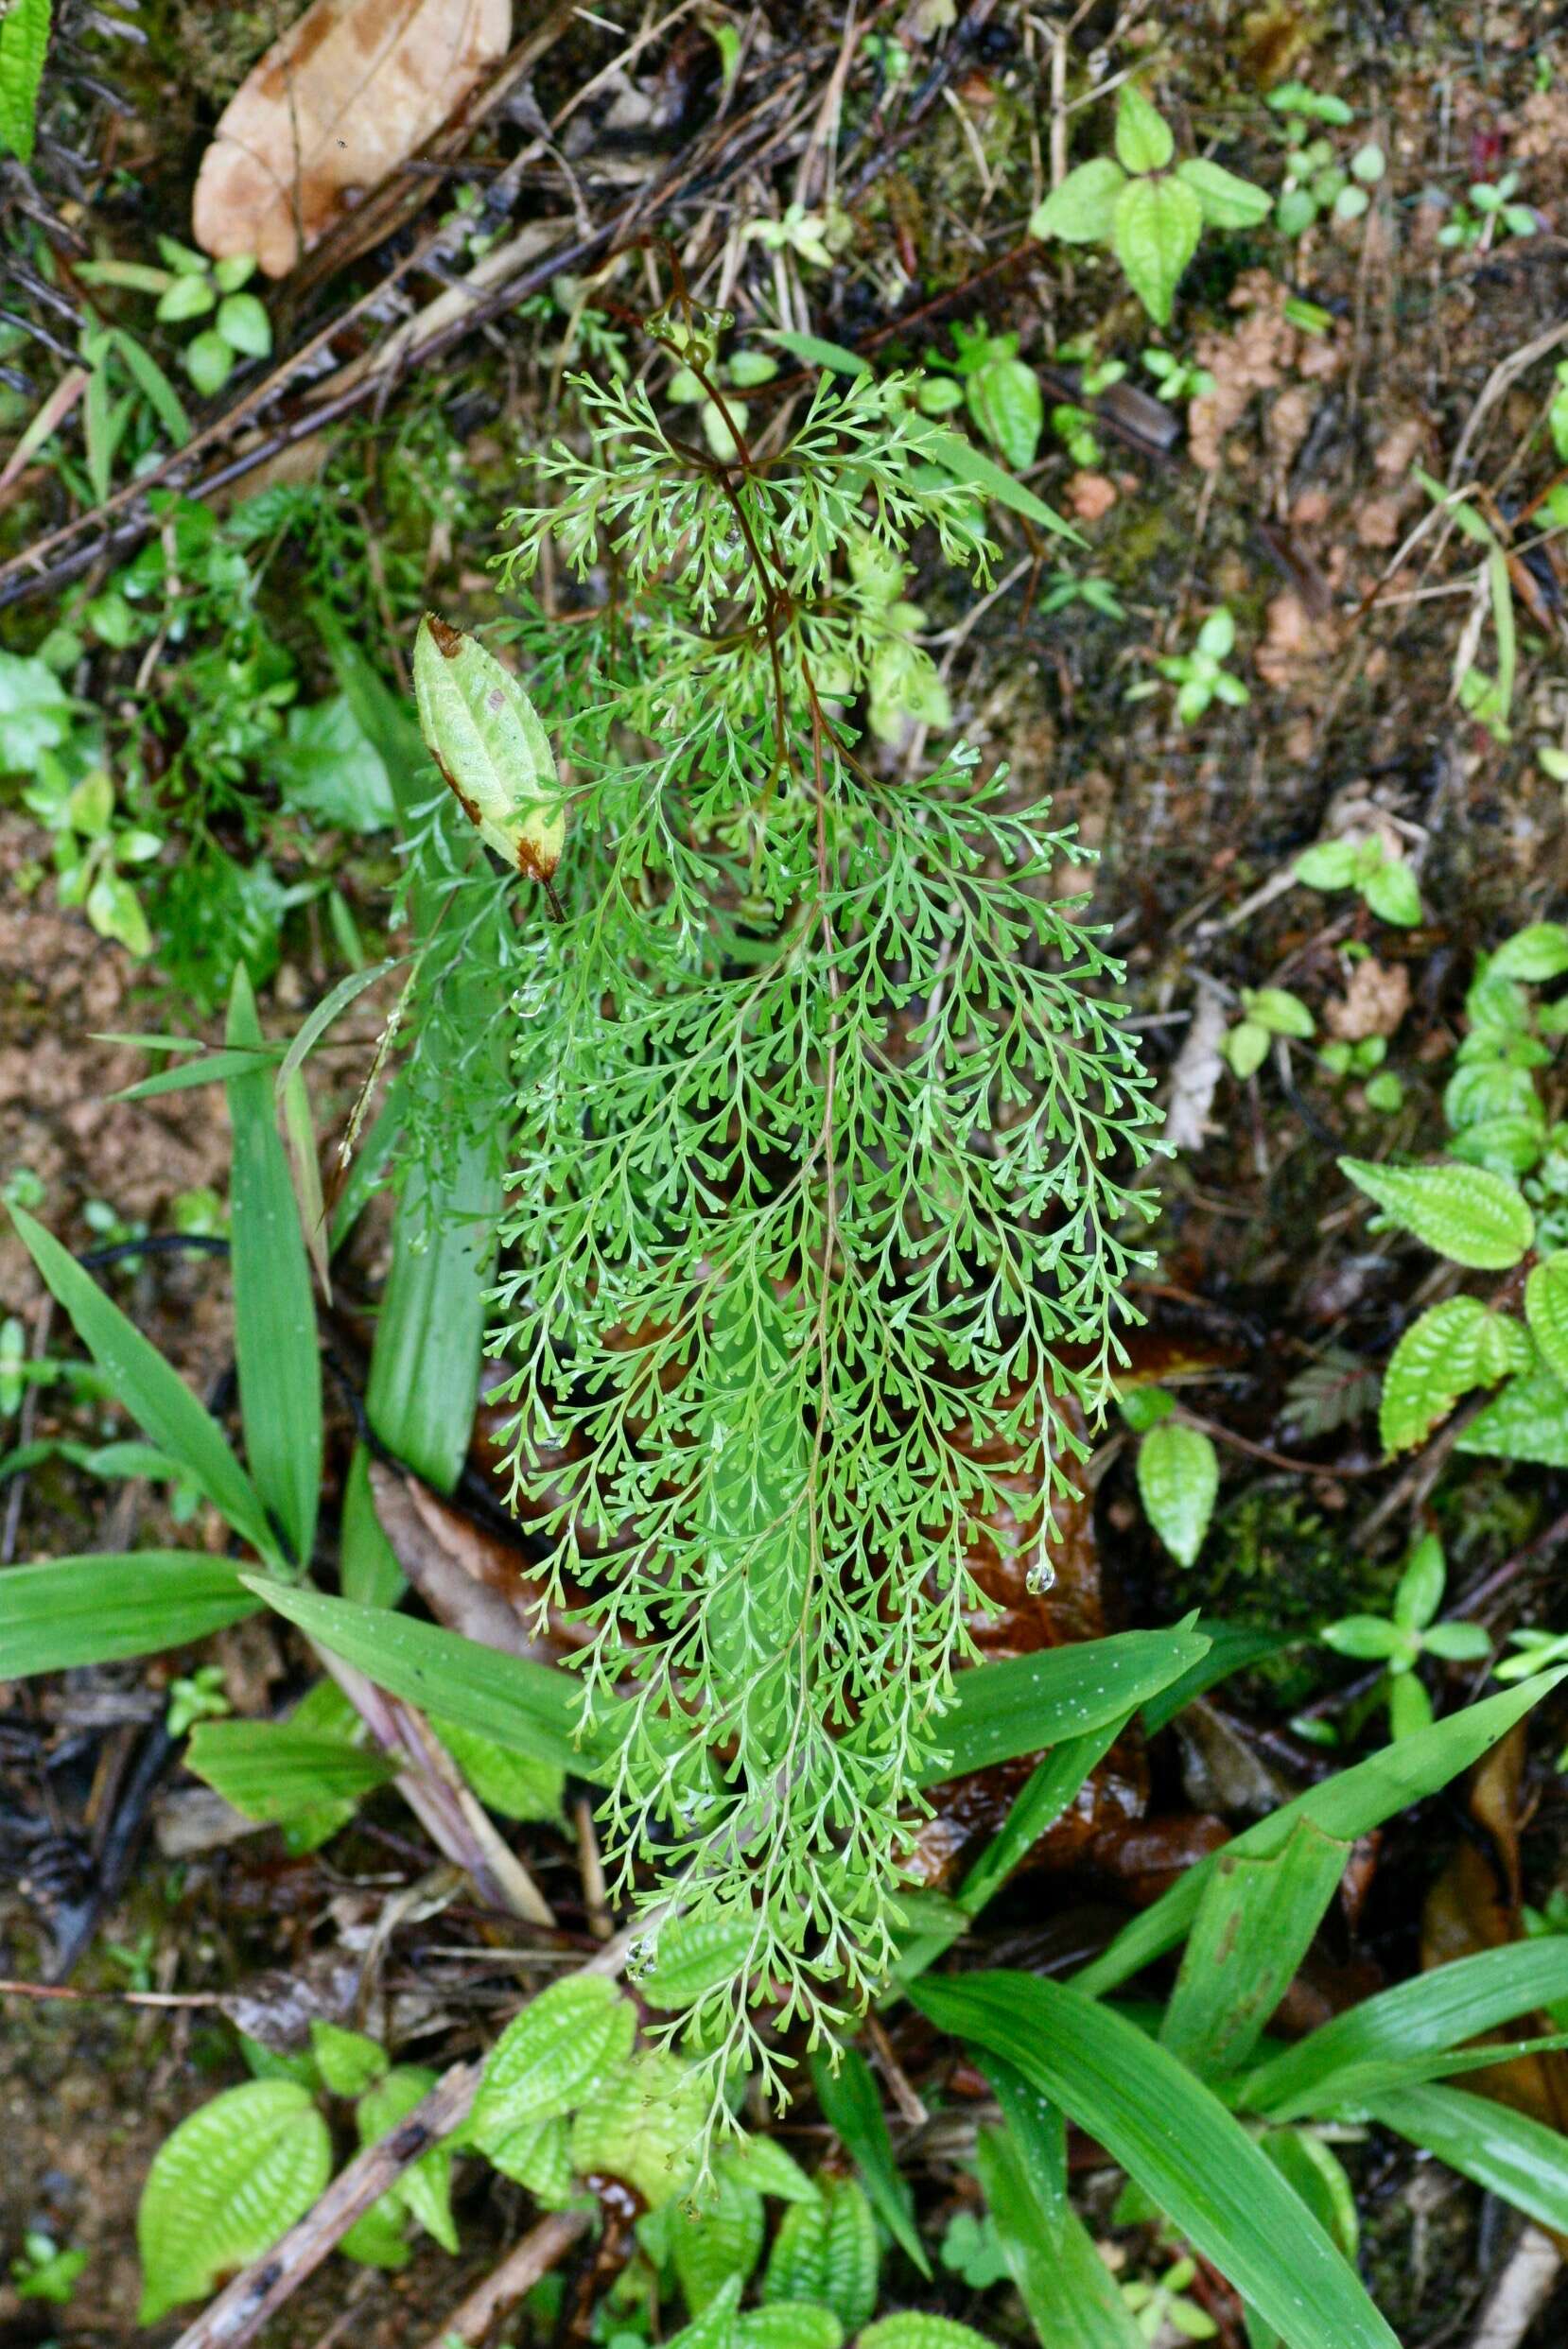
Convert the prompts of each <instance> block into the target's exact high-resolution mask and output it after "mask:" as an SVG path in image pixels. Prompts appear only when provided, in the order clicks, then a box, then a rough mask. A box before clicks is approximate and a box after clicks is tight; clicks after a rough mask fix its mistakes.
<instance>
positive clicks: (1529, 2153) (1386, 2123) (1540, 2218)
mask: <svg viewBox="0 0 1568 2349" xmlns="http://www.w3.org/2000/svg"><path fill="white" fill-rule="evenodd" d="M1370 2110H1371V2114H1372V2118H1373V2119H1374V2120H1376V2121H1380V2122H1381V2123H1382V2125H1383V2127H1384V2128H1385V2129H1392V2130H1393V2131H1395V2133H1396V2134H1397V2135H1399V2136H1401V2137H1406V2138H1408V2139H1409V2141H1410V2143H1411V2144H1412V2145H1419V2146H1420V2147H1421V2148H1422V2149H1424V2150H1425V2151H1426V2152H1428V2153H1435V2154H1436V2155H1437V2159H1438V2160H1439V2161H1440V2162H1446V2163H1447V2164H1448V2166H1449V2167H1450V2169H1456V2170H1457V2171H1458V2172H1459V2175H1460V2176H1461V2177H1462V2178H1472V2179H1473V2180H1474V2182H1475V2184H1477V2185H1479V2186H1485V2187H1486V2188H1487V2190H1488V2192H1489V2193H1491V2194H1500V2195H1501V2196H1502V2198H1503V2200H1504V2201H1506V2202H1511V2203H1512V2204H1513V2206H1514V2208H1515V2210H1522V2211H1523V2212H1524V2216H1525V2217H1526V2218H1534V2219H1535V2220H1536V2221H1537V2223H1538V2224H1539V2225H1541V2226H1543V2227H1552V2228H1554V2229H1555V2230H1556V2232H1557V2233H1558V2234H1559V2235H1561V2234H1564V2233H1568V2137H1564V2136H1562V2135H1561V2134H1560V2133H1559V2131H1557V2130H1555V2129H1548V2128H1547V2127H1546V2126H1545V2125H1544V2123H1543V2122H1542V2121H1536V2120H1531V2119H1529V2117H1528V2116H1527V2115H1526V2114H1524V2113H1516V2112H1514V2111H1513V2110H1512V2109H1511V2107H1510V2106H1508V2105H1506V2104H1494V2103H1493V2102H1492V2101H1491V2099H1490V2097H1472V2096H1471V2095H1469V2094H1468V2093H1467V2092H1466V2091H1465V2090H1464V2089H1463V2088H1405V2089H1402V2090H1401V2091H1400V2093H1399V2094H1398V2095H1395V2096H1385V2097H1378V2098H1377V2099H1376V2100H1375V2102H1374V2103H1373V2104H1372V2106H1371V2108H1370Z"/></svg>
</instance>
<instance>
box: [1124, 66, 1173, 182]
mask: <svg viewBox="0 0 1568 2349" xmlns="http://www.w3.org/2000/svg"><path fill="white" fill-rule="evenodd" d="M1175 153H1176V141H1175V139H1173V138H1172V136H1171V127H1170V125H1169V123H1168V122H1167V121H1166V120H1165V117H1164V115H1163V114H1162V113H1160V111H1159V107H1158V106H1156V105H1154V104H1153V103H1152V101H1151V100H1150V99H1148V98H1146V97H1145V96H1144V95H1143V93H1142V91H1141V89H1140V88H1139V86H1138V84H1137V82H1136V81H1128V82H1124V84H1123V87H1122V94H1121V96H1120V97H1119V98H1118V99H1117V101H1116V160H1117V162H1118V163H1119V164H1121V165H1122V166H1123V168H1124V170H1127V171H1163V170H1164V168H1165V165H1167V164H1168V163H1169V162H1170V160H1171V157H1172V156H1173V155H1174V154H1175Z"/></svg>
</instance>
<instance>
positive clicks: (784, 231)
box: [743, 204, 855, 270]
mask: <svg viewBox="0 0 1568 2349" xmlns="http://www.w3.org/2000/svg"><path fill="white" fill-rule="evenodd" d="M854 234H855V231H854V223H853V222H852V221H851V220H850V218H849V217H848V215H847V214H846V213H845V212H841V211H840V210H839V208H838V206H837V205H835V204H829V206H828V210H827V211H826V212H809V211H808V210H807V208H806V206H805V205H804V204H790V205H787V206H786V208H785V211H784V216H783V217H782V219H778V220H753V221H751V222H749V223H748V225H747V227H746V229H745V230H744V232H743V237H744V241H745V242H747V243H756V244H758V245H760V246H761V247H762V248H763V250H764V251H765V252H793V254H794V255H795V257H796V258H797V259H798V260H801V261H804V262H805V263H806V265H807V267H808V268H809V269H813V270H830V269H831V268H832V266H833V261H834V257H835V255H836V254H838V253H841V252H843V251H844V249H845V246H846V245H847V244H848V243H849V242H850V241H851V239H852V238H853V236H854Z"/></svg>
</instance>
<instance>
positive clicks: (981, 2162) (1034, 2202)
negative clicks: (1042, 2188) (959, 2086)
mask: <svg viewBox="0 0 1568 2349" xmlns="http://www.w3.org/2000/svg"><path fill="white" fill-rule="evenodd" d="M975 2166H976V2168H977V2169H978V2171H979V2173H980V2183H981V2185H982V2186H983V2187H984V2193H985V2205H986V2208H987V2209H988V2210H989V2212H990V2214H991V2219H992V2223H993V2225H994V2226H995V2228H996V2231H997V2240H998V2241H999V2242H1000V2244H1001V2245H1002V2257H1003V2258H1004V2259H1005V2260H1006V2262H1007V2272H1008V2274H1009V2275H1010V2276H1011V2277H1012V2279H1013V2288H1014V2289H1015V2290H1016V2291H1017V2293H1018V2296H1019V2299H1020V2300H1021V2301H1022V2303H1023V2305H1024V2306H1025V2308H1026V2309H1027V2310H1028V2312H1029V2322H1030V2323H1032V2324H1033V2326H1034V2328H1035V2330H1036V2332H1037V2335H1038V2336H1039V2340H1040V2343H1041V2349H1147V2344H1146V2343H1145V2341H1144V2339H1143V2336H1142V2334H1141V2332H1140V2331H1139V2329H1138V2327H1137V2325H1136V2324H1135V2323H1133V2320H1132V2315H1131V2312H1130V2310H1129V2309H1128V2307H1127V2305H1126V2303H1125V2301H1124V2299H1123V2297H1122V2295H1121V2293H1120V2292H1119V2291H1118V2290H1117V2288H1116V2284H1115V2280H1114V2278H1113V2277H1112V2275H1111V2272H1110V2270H1109V2269H1108V2268H1107V2267H1106V2263H1105V2261H1104V2260H1103V2259H1102V2258H1101V2256H1100V2254H1099V2253H1098V2252H1097V2251H1096V2250H1095V2248H1094V2238H1093V2237H1092V2236H1091V2235H1090V2234H1089V2229H1088V2228H1087V2227H1086V2226H1085V2225H1084V2222H1083V2220H1082V2219H1081V2218H1079V2217H1078V2215H1077V2213H1076V2212H1075V2211H1072V2210H1069V2209H1067V2208H1066V2207H1065V2206H1064V2207H1063V2208H1062V2209H1061V2210H1059V2211H1058V2212H1057V2213H1056V2214H1055V2216H1054V2218H1052V2217H1048V2216H1047V2213H1046V2209H1045V2207H1044V2205H1043V2203H1042V2201H1041V2200H1040V2198H1039V2196H1038V2195H1037V2194H1036V2193H1035V2191H1034V2189H1033V2186H1032V2184H1031V2183H1030V2175H1029V2166H1028V2162H1027V2160H1026V2157H1025V2155H1024V2152H1023V2149H1022V2148H1021V2146H1020V2145H1019V2142H1018V2140H1017V2138H1016V2137H1015V2136H1014V2135H1013V2132H1012V2131H1011V2130H1010V2129H983V2130H982V2131H981V2132H980V2137H979V2141H978V2143H977V2144H976V2146H975Z"/></svg>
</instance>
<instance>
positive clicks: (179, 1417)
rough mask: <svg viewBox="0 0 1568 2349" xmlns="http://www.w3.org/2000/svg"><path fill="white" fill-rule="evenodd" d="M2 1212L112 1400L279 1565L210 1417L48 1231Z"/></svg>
mask: <svg viewBox="0 0 1568 2349" xmlns="http://www.w3.org/2000/svg"><path fill="white" fill-rule="evenodd" d="M10 1213H11V1221H12V1222H13V1223H14V1224H15V1226H16V1228H17V1230H18V1231H19V1232H20V1233H21V1235H22V1239H23V1242H24V1244H26V1249H27V1253H28V1254H29V1256H31V1258H32V1260H33V1262H34V1263H35V1264H36V1265H37V1266H38V1269H39V1271H40V1272H41V1273H42V1274H43V1276H44V1280H45V1281H46V1283H47V1284H48V1287H49V1289H50V1290H51V1291H52V1293H53V1295H54V1296H55V1299H56V1301H57V1303H59V1304H61V1305H62V1306H63V1307H64V1308H65V1311H66V1313H67V1314H69V1315H70V1318H71V1322H72V1326H73V1327H74V1329H75V1330H76V1332H77V1335H78V1337H79V1338H80V1340H81V1342H82V1344H83V1345H84V1346H85V1347H86V1348H87V1350H88V1352H89V1353H90V1354H91V1355H92V1357H93V1359H94V1361H95V1362H96V1364H97V1366H98V1368H99V1369H100V1370H101V1371H102V1372H103V1374H104V1376H105V1378H106V1379H107V1380H108V1381H109V1383H110V1386H111V1388H112V1389H113V1394H114V1398H115V1400H116V1401H118V1402H119V1403H121V1404H122V1405H123V1406H124V1408H125V1409H126V1410H127V1411H129V1412H130V1413H131V1417H132V1418H134V1419H136V1420H137V1421H138V1422H139V1423H140V1425H141V1426H142V1427H143V1428H144V1429H145V1430H146V1431H147V1433H148V1435H150V1436H151V1438H152V1440H153V1442H154V1443H155V1444H156V1445H157V1446H158V1448H159V1450H160V1451H162V1452H166V1453H169V1454H170V1456H171V1457H172V1458H174V1459H176V1460H178V1461H179V1462H180V1465H181V1466H182V1468H183V1470H185V1472H186V1474H187V1475H188V1476H189V1477H191V1478H192V1480H193V1481H194V1482H195V1483H196V1484H198V1485H199V1486H200V1488H201V1490H202V1491H203V1492H204V1493H205V1494H206V1496H207V1498H208V1500H209V1501H211V1502H212V1503H213V1505H214V1506H215V1507H216V1508H217V1509H218V1510H219V1511H220V1512H221V1514H222V1515H223V1516H224V1517H226V1518H227V1519H228V1521H229V1522H230V1524H231V1525H232V1526H233V1527H234V1529H235V1532H236V1533H237V1534H238V1535H240V1536H241V1538H242V1539H243V1540H246V1541H249V1542H250V1543H251V1545H252V1547H253V1549H255V1550H257V1551H258V1552H259V1553H260V1555H261V1556H262V1557H264V1558H266V1559H268V1561H269V1562H270V1563H274V1564H276V1565H277V1566H278V1567H279V1568H280V1569H281V1568H282V1565H283V1559H282V1557H281V1555H280V1553H279V1550H278V1545H277V1541H276V1540H275V1539H274V1537H273V1534H272V1531H271V1528H270V1526H269V1524H268V1522H267V1513H266V1511H265V1510H264V1509H263V1507H262V1505H261V1502H260V1499H259V1498H258V1496H257V1493H256V1489H255V1487H254V1486H253V1484H252V1482H251V1480H250V1478H249V1477H248V1476H247V1475H246V1473H245V1471H244V1470H243V1469H242V1468H241V1467H240V1465H239V1462H238V1461H237V1460H236V1459H235V1455H234V1453H232V1452H231V1451H230V1449H229V1446H228V1443H227V1440H226V1439H225V1437H224V1435H223V1431H222V1429H221V1428H220V1427H219V1426H218V1421H217V1420H216V1419H215V1418H213V1417H212V1415H211V1414H210V1413H209V1412H207V1411H205V1410H203V1409H202V1407H201V1405H200V1403H199V1402H198V1401H197V1400H196V1397H195V1396H194V1395H193V1394H192V1393H191V1391H190V1388H189V1387H188V1386H187V1385H186V1384H185V1383H184V1381H183V1379H181V1378H178V1377H177V1376H176V1375H175V1373H174V1372H173V1371H172V1370H171V1369H170V1368H169V1366H168V1364H167V1363H166V1361H165V1360H164V1358H163V1356H162V1354H160V1353H159V1351H158V1349H157V1348H156V1347H155V1346H149V1345H148V1341H147V1339H146V1338H145V1337H143V1335H142V1333H141V1331H139V1330H138V1329H136V1328H135V1326H134V1325H133V1324H132V1323H131V1322H130V1321H128V1320H127V1318H126V1316H125V1314H122V1313H121V1311H120V1309H119V1307H118V1306H117V1305H116V1304H114V1302H113V1299H112V1298H110V1297H108V1296H105V1295H104V1292H103V1291H102V1290H101V1289H100V1288H99V1287H98V1285H97V1282H96V1280H93V1279H90V1278H89V1276H88V1275H87V1274H86V1273H84V1272H83V1271H82V1269H81V1266H80V1265H79V1264H78V1263H77V1262H76V1261H75V1260H74V1258H72V1257H71V1256H70V1255H69V1254H68V1253H67V1251H66V1250H65V1249H64V1248H62V1247H61V1244H60V1242H59V1241H58V1240H57V1239H55V1238H54V1236H53V1235H52V1233H50V1232H47V1231H45V1230H44V1227H43V1225H42V1224H37V1223H35V1222H34V1221H33V1219H32V1217H31V1216H30V1215H28V1214H27V1213H26V1210H25V1209H22V1208H12V1209H11V1210H10Z"/></svg>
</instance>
